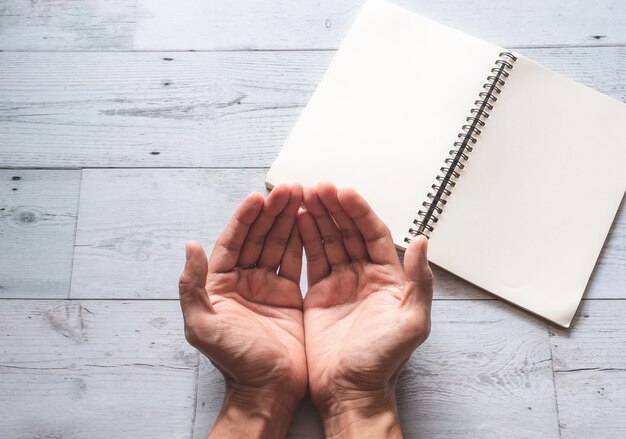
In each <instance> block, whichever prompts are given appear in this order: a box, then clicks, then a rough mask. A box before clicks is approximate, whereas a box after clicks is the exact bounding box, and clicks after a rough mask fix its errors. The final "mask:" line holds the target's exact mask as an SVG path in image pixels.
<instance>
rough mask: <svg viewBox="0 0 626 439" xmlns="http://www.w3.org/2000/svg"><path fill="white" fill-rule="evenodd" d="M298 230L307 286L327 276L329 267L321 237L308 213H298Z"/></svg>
mask: <svg viewBox="0 0 626 439" xmlns="http://www.w3.org/2000/svg"><path fill="white" fill-rule="evenodd" d="M298 230H299V232H300V239H301V240H302V244H303V245H304V252H305V254H306V268H307V278H308V280H309V286H310V285H313V284H315V283H317V282H319V281H320V280H321V279H323V278H325V277H326V276H328V274H329V273H330V266H329V265H328V260H327V259H326V252H325V251H324V246H323V245H322V236H321V235H320V232H319V230H317V224H315V220H314V219H313V216H312V215H311V213H310V212H307V211H305V210H301V211H300V212H298Z"/></svg>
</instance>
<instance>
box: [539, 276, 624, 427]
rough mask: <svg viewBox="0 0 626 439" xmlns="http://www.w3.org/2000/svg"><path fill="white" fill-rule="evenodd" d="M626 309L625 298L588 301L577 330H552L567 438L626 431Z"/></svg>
mask: <svg viewBox="0 0 626 439" xmlns="http://www.w3.org/2000/svg"><path fill="white" fill-rule="evenodd" d="M623 287H624V284H622V288H623ZM624 315H626V301H624V300H593V301H585V302H584V303H583V305H582V306H581V309H580V310H579V311H578V313H577V315H576V318H575V320H574V323H573V329H572V330H571V331H567V330H563V329H556V328H555V329H552V330H551V337H550V341H551V345H552V355H553V362H554V372H555V386H556V394H557V398H558V405H559V415H560V427H561V437H562V438H564V439H565V438H580V437H593V438H600V439H601V438H618V437H625V436H626V418H625V417H624V413H626V323H625V320H624Z"/></svg>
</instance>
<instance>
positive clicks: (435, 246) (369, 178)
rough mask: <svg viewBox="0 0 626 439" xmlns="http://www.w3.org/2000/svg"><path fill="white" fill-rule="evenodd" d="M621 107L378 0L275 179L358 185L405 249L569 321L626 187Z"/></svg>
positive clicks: (306, 114) (339, 57) (295, 134)
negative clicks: (418, 241)
mask: <svg viewBox="0 0 626 439" xmlns="http://www.w3.org/2000/svg"><path fill="white" fill-rule="evenodd" d="M625 127H626V105H625V104H623V103H621V102H619V101H617V100H614V99H612V98H609V97H607V96H604V95H602V94H600V93H597V92H595V91H593V90H591V89H589V88H587V87H584V86H582V85H580V84H578V83H576V82H574V81H572V80H569V79H567V78H565V77H563V76H561V75H559V74H557V73H554V72H552V71H550V70H548V69H547V68H545V67H542V66H541V65H539V64H537V63H535V62H533V61H531V60H529V59H528V58H526V57H525V56H523V55H520V54H517V53H514V52H512V51H507V50H505V49H502V48H500V47H497V46H494V45H492V44H489V43H486V42H484V41H481V40H479V39H476V38H473V37H471V36H468V35H465V34H463V33H461V32H458V31H455V30H452V29H449V28H447V27H445V26H442V25H440V24H437V23H435V22H432V21H430V20H428V19H425V18H422V17H420V16H418V15H415V14H413V13H411V12H408V11H406V10H404V9H402V8H399V7H397V6H394V5H392V4H390V3H387V2H384V1H382V0H370V1H368V2H367V3H366V4H365V5H364V6H363V8H362V10H361V12H360V14H359V16H358V18H357V19H356V22H355V23H354V25H353V27H352V28H351V30H350V32H349V33H348V35H347V37H346V39H345V40H344V42H343V43H342V45H341V47H340V49H339V51H338V52H337V54H336V55H335V57H334V59H333V60H332V63H331V64H330V67H329V68H328V71H327V72H326V73H325V75H324V77H323V78H322V81H321V83H320V84H319V86H318V87H317V89H316V90H315V93H314V94H313V96H312V97H311V99H310V101H309V103H308V105H307V106H306V108H305V109H304V110H303V112H302V114H301V116H300V118H299V120H298V122H297V123H296V125H295V127H294V128H293V131H292V132H291V134H290V136H289V137H288V139H287V141H286V143H285V145H284V147H283V149H282V150H281V152H280V154H279V156H278V158H277V159H276V161H275V163H274V164H273V166H272V168H271V170H270V171H269V173H268V175H267V178H266V182H267V185H268V186H270V187H271V186H273V185H276V184H278V183H281V182H290V181H299V182H302V183H303V184H308V185H312V184H315V183H317V182H319V181H332V182H334V183H335V184H337V185H338V186H340V187H345V186H350V187H354V188H355V189H356V190H358V191H359V192H360V193H361V194H363V196H364V197H365V198H366V199H367V200H368V201H369V202H370V204H371V205H372V207H373V208H374V209H375V210H376V212H377V213H378V214H379V216H380V217H381V218H382V219H383V220H384V221H385V223H386V224H387V225H388V226H389V228H390V230H391V232H392V235H393V238H394V242H395V243H396V245H397V246H398V247H400V248H406V246H407V245H408V242H410V240H411V239H412V238H413V237H414V236H416V235H417V234H425V235H427V236H429V238H430V247H429V257H430V260H431V262H433V263H435V264H436V265H439V266H440V267H442V268H444V269H446V270H448V271H450V272H452V273H454V274H456V275H457V276H460V277H461V278H463V279H466V280H467V281H469V282H471V283H473V284H475V285H477V286H479V287H481V288H483V289H485V290H487V291H489V292H491V293H493V294H495V295H497V296H499V297H501V298H503V299H505V300H507V301H509V302H512V303H514V304H517V305H518V306H520V307H522V308H525V309H526V310H528V311H531V312H533V313H535V314H537V315H539V316H542V317H544V318H546V319H548V320H550V321H552V322H554V323H556V324H557V325H560V326H563V327H569V325H570V323H571V321H572V318H573V316H574V313H575V312H576V309H577V307H578V305H579V303H580V300H581V297H582V295H583V293H584V290H585V288H586V285H587V282H588V280H589V277H590V275H591V272H592V270H593V268H594V265H595V262H596V260H597V258H598V255H599V253H600V250H601V248H602V245H603V242H604V240H605V239H606V236H607V233H608V231H609V228H610V226H611V223H612V221H613V219H614V217H615V215H616V212H617V209H618V208H619V205H620V201H621V199H622V197H623V195H624V189H625V187H626V172H624V163H626V144H625V140H624V139H625V138H626V137H625V136H624V128H625Z"/></svg>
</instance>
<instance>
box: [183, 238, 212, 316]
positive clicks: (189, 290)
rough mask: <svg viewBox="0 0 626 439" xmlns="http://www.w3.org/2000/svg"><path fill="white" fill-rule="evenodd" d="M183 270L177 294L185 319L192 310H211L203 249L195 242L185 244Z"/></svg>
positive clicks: (206, 262) (206, 266)
mask: <svg viewBox="0 0 626 439" xmlns="http://www.w3.org/2000/svg"><path fill="white" fill-rule="evenodd" d="M185 253H186V259H187V261H186V262H185V268H184V269H183V273H182V274H181V276H180V280H179V283H178V292H179V294H180V306H181V308H182V310H183V315H184V316H185V317H188V316H189V313H191V312H194V310H202V309H204V310H205V311H206V310H212V307H211V301H210V300H209V296H208V294H207V291H206V281H207V275H208V261H207V257H206V253H204V249H203V248H202V246H201V245H200V243H198V242H197V241H189V242H187V246H186V249H185Z"/></svg>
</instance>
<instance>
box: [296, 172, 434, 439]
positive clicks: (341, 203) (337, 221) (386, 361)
mask: <svg viewBox="0 0 626 439" xmlns="http://www.w3.org/2000/svg"><path fill="white" fill-rule="evenodd" d="M304 205H305V207H306V209H307V210H306V211H301V212H300V214H299V216H298V228H299V230H300V236H301V239H302V241H303V244H304V249H305V252H306V256H307V264H308V266H307V269H308V280H309V291H308V293H307V295H306V297H305V301H304V327H305V339H306V344H305V346H306V355H307V365H308V371H309V389H310V393H311V399H312V401H313V404H314V405H315V406H316V407H317V409H318V411H319V412H320V416H321V417H322V421H323V422H324V427H325V430H326V433H327V435H328V436H329V437H330V436H334V435H335V434H339V433H341V434H348V433H349V431H350V430H351V431H352V432H356V429H357V428H358V427H359V426H361V427H365V426H366V425H367V424H368V423H370V425H369V427H372V425H371V423H372V422H374V419H375V418H376V417H378V416H383V417H385V419H387V421H389V422H388V426H387V427H388V428H386V429H385V430H384V434H385V436H387V437H390V436H401V433H400V431H399V426H398V421H397V410H396V406H395V385H396V382H397V378H398V375H399V373H400V369H401V368H402V366H403V365H404V364H405V363H406V362H407V361H408V359H409V357H410V355H411V353H412V352H413V351H414V350H415V348H416V347H417V346H419V345H420V344H421V343H422V342H424V340H426V338H427V337H428V335H429V331H430V309H431V302H432V291H433V290H432V272H431V270H430V267H429V266H428V260H427V256H426V249H427V244H428V241H427V239H426V238H425V237H423V236H420V237H418V238H416V239H415V240H414V241H413V242H412V243H411V244H410V245H409V247H408V249H407V250H406V253H405V256H404V271H403V270H402V267H401V265H400V261H399V259H398V255H397V252H396V249H395V246H394V244H393V241H392V238H391V234H390V232H389V230H388V228H387V227H386V226H385V225H384V223H383V222H382V221H381V220H380V219H379V218H378V217H377V216H376V214H375V213H374V212H373V211H372V209H371V208H370V206H369V205H368V204H367V202H366V201H365V200H364V199H363V198H362V197H361V196H360V195H358V194H357V193H356V192H355V191H353V190H351V189H342V190H341V191H338V190H337V188H336V187H335V186H333V185H331V184H329V183H323V184H320V185H318V187H317V189H313V188H306V189H305V190H304ZM392 424H393V425H392ZM394 425H395V427H394ZM378 426H379V427H380V426H381V424H378ZM369 427H368V429H366V430H361V434H363V432H364V431H365V432H366V435H368V437H369V436H371V437H375V436H376V434H375V433H374V432H375V430H374V429H371V428H369ZM368 431H369V433H367V432H368ZM382 432H383V430H380V433H381V434H383V433H382ZM348 435H349V434H348Z"/></svg>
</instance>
